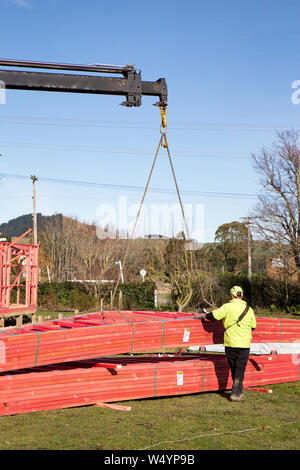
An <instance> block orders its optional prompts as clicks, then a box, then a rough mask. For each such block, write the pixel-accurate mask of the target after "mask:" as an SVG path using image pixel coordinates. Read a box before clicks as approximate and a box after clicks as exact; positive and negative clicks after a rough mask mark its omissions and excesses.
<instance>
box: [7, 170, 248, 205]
mask: <svg viewBox="0 0 300 470" xmlns="http://www.w3.org/2000/svg"><path fill="white" fill-rule="evenodd" d="M0 177H3V178H12V179H26V180H27V179H28V178H29V177H28V176H26V175H17V174H11V173H0ZM39 181H40V182H44V183H57V184H66V185H74V186H86V187H94V188H105V189H122V190H130V191H142V190H143V189H144V188H143V187H142V186H134V185H119V184H113V183H100V182H92V181H81V180H68V179H59V178H42V177H39ZM149 191H152V192H156V193H167V194H174V193H175V192H176V191H175V190H173V189H167V188H149ZM181 193H182V194H185V195H190V196H205V197H231V198H239V199H249V198H250V199H252V198H257V194H248V193H231V192H216V191H209V192H208V191H197V190H187V191H184V190H183V191H181Z"/></svg>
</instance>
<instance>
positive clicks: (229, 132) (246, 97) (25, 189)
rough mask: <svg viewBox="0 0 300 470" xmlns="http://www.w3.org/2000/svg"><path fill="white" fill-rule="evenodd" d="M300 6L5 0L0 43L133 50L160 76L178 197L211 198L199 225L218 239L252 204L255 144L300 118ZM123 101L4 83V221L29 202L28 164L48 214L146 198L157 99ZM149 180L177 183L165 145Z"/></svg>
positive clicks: (51, 55)
mask: <svg viewBox="0 0 300 470" xmlns="http://www.w3.org/2000/svg"><path fill="white" fill-rule="evenodd" d="M299 13H300V4H299V2H298V1H296V0H286V1H285V2H283V1H278V0H260V1H258V0H253V1H252V2H246V1H241V0H239V1H238V0H227V1H226V2H225V1H221V0H210V1H201V0H198V1H189V0H187V1H185V2H179V1H178V2H177V1H174V0H173V1H171V0H165V1H164V2H161V1H156V0H151V1H148V2H141V1H136V0H126V1H124V0H123V1H119V0H115V1H114V2H104V1H96V0H86V1H85V2H81V1H79V0H78V1H74V0H73V1H71V0H64V1H58V0H0V17H1V30H0V38H1V52H0V57H1V58H6V59H20V60H36V61H49V62H66V63H77V64H90V63H95V62H97V63H104V64H116V65H125V64H127V63H133V64H135V65H136V67H138V68H140V69H141V70H142V80H153V81H155V80H157V79H158V78H160V77H164V78H165V79H166V81H167V85H168V97H169V106H168V111H167V122H168V133H167V136H168V142H169V147H170V151H171V154H172V156H173V159H174V166H175V170H176V174H177V180H178V184H179V187H180V189H181V191H182V199H183V202H184V203H186V204H190V205H191V206H193V207H195V206H196V205H203V208H204V236H203V239H204V241H212V240H213V238H214V233H215V231H216V229H217V228H218V226H220V225H221V224H223V223H227V222H231V221H233V220H240V218H241V217H246V216H247V215H248V213H249V211H250V210H251V208H252V207H253V206H254V204H255V195H256V194H258V193H259V191H260V186H259V185H258V178H257V175H256V174H255V172H254V170H253V168H252V164H251V153H252V152H253V153H256V152H258V151H259V150H260V149H261V148H262V146H265V147H270V146H271V144H272V142H273V141H274V140H275V139H276V130H282V129H286V128H297V127H299V125H300V120H299V117H300V105H296V104H293V102H292V100H291V96H292V92H293V90H292V88H291V85H292V82H293V81H294V80H297V79H300V66H299V55H300V54H299V53H300V41H299V39H300V38H299V36H300V32H299ZM121 101H122V98H120V97H112V96H95V95H77V94H76V95H75V94H74V95H73V94H61V93H42V92H23V91H12V90H8V91H7V92H6V104H5V105H0V153H1V154H2V157H1V158H0V173H2V174H4V175H6V176H4V177H3V178H2V179H1V181H0V204H1V206H0V209H1V210H0V223H1V222H7V221H8V220H9V219H12V218H15V217H18V216H19V215H22V214H25V213H30V212H31V211H32V198H31V194H32V182H31V180H30V175H32V174H34V175H36V176H37V177H38V178H39V181H38V183H37V195H38V205H37V207H38V211H39V212H42V213H43V214H45V215H49V214H53V213H57V212H62V213H63V214H65V215H68V216H76V217H78V218H79V219H80V220H85V221H92V220H96V221H97V214H99V212H97V210H98V208H99V206H100V205H101V204H104V203H105V204H112V205H115V206H116V205H117V204H118V200H119V197H120V196H123V197H124V196H127V197H128V205H129V206H130V205H131V204H134V203H138V202H139V200H140V198H141V190H139V189H138V187H143V186H144V185H145V183H146V178H147V175H148V172H149V169H150V166H151V163H152V159H153V155H154V152H155V149H156V147H157V143H158V140H159V137H160V134H159V125H160V113H159V109H158V108H157V107H155V106H153V104H154V103H155V101H156V99H155V98H150V97H143V100H142V101H143V103H142V106H141V107H139V108H126V107H123V106H120V105H119V103H120V102H121ZM9 175H10V176H9ZM12 175H20V176H21V178H17V177H15V176H12ZM46 179H62V180H64V181H65V182H64V184H62V183H53V182H52V183H50V182H47V181H46ZM69 180H73V181H77V182H82V183H83V184H70V183H68V182H67V181H69ZM86 183H87V184H86ZM91 183H97V185H92V184H91ZM101 184H108V185H112V186H110V187H109V188H107V187H106V188H105V187H101ZM113 185H114V186H113ZM118 186H121V187H119V188H118ZM128 186H135V187H137V188H131V189H129V188H128ZM126 187H127V188H126ZM151 187H152V188H160V189H169V190H173V189H174V184H173V181H172V176H171V172H170V168H169V166H168V161H167V156H166V152H165V151H163V150H162V151H161V152H160V154H159V160H158V163H157V167H156V169H155V172H154V174H153V181H152V183H151ZM191 191H192V192H194V194H193V195H191V194H190V192H191ZM176 202H177V199H176V194H175V193H174V192H173V191H170V192H167V193H166V192H163V191H157V190H152V191H151V192H149V194H148V196H147V199H146V203H147V204H161V203H166V204H169V205H171V204H174V203H176Z"/></svg>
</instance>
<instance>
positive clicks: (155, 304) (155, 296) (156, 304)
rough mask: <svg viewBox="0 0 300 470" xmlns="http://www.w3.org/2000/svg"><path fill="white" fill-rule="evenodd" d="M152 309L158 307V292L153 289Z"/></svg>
mask: <svg viewBox="0 0 300 470" xmlns="http://www.w3.org/2000/svg"><path fill="white" fill-rule="evenodd" d="M154 307H155V308H157V307H158V291H157V289H155V291H154Z"/></svg>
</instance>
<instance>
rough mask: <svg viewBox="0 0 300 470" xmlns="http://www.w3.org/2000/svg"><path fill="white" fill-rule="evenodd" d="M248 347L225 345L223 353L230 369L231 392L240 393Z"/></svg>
mask: <svg viewBox="0 0 300 470" xmlns="http://www.w3.org/2000/svg"><path fill="white" fill-rule="evenodd" d="M249 352H250V348H231V347H228V346H226V347H225V354H226V356H227V361H228V364H229V368H230V371H231V377H232V393H233V394H235V395H241V394H242V393H243V390H244V387H243V382H244V374H245V369H246V366H247V362H248V359H249Z"/></svg>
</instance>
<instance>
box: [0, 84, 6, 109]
mask: <svg viewBox="0 0 300 470" xmlns="http://www.w3.org/2000/svg"><path fill="white" fill-rule="evenodd" d="M0 104H6V87H5V83H4V82H3V81H2V80H0Z"/></svg>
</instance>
